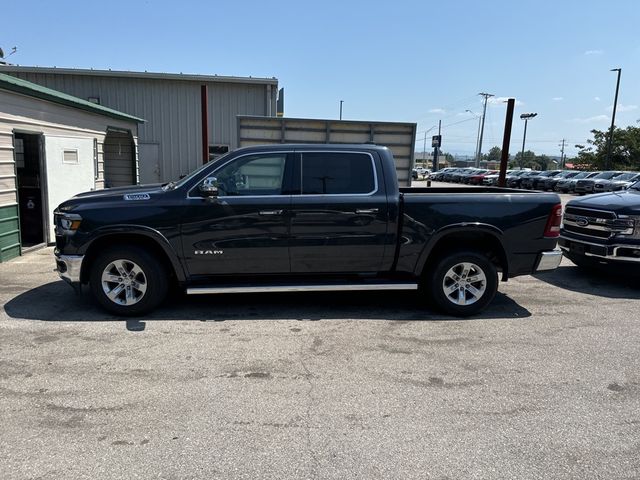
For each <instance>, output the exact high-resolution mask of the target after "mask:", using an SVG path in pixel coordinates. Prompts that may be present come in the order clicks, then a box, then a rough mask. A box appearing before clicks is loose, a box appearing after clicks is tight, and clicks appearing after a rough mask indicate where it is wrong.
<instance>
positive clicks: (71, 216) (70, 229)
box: [55, 213, 82, 235]
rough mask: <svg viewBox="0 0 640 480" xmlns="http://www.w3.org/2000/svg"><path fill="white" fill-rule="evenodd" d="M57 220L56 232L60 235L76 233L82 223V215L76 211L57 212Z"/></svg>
mask: <svg viewBox="0 0 640 480" xmlns="http://www.w3.org/2000/svg"><path fill="white" fill-rule="evenodd" d="M55 220H56V222H55V225H56V234H58V235H65V234H66V235H70V234H74V233H75V232H76V230H78V228H80V224H81V223H82V217H81V216H80V215H78V214H75V213H62V214H57V215H56V219H55Z"/></svg>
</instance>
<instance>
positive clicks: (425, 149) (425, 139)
mask: <svg viewBox="0 0 640 480" xmlns="http://www.w3.org/2000/svg"><path fill="white" fill-rule="evenodd" d="M426 159H427V131H426V130H425V132H424V143H423V144H422V164H423V165H424V162H425V160H426Z"/></svg>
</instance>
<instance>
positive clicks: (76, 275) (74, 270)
mask: <svg viewBox="0 0 640 480" xmlns="http://www.w3.org/2000/svg"><path fill="white" fill-rule="evenodd" d="M82 260H84V255H58V254H56V271H57V272H58V275H60V278H62V279H63V280H64V281H66V282H69V283H71V284H74V283H80V272H81V271H82Z"/></svg>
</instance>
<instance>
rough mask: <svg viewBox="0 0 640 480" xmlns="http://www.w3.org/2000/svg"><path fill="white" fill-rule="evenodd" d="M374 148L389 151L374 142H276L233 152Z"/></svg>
mask: <svg viewBox="0 0 640 480" xmlns="http://www.w3.org/2000/svg"><path fill="white" fill-rule="evenodd" d="M338 149H339V150H376V151H389V148H388V147H385V146H384V145H376V144H374V143H277V144H271V145H252V146H249V147H242V148H238V149H237V150H234V151H235V152H250V151H252V150H260V151H261V152H264V151H279V150H280V151H281V150H338Z"/></svg>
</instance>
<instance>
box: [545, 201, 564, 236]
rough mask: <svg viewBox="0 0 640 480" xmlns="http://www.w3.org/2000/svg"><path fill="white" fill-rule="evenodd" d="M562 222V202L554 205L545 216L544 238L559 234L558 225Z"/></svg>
mask: <svg viewBox="0 0 640 480" xmlns="http://www.w3.org/2000/svg"><path fill="white" fill-rule="evenodd" d="M561 224H562V204H561V203H559V204H557V205H554V206H553V208H552V209H551V213H550V214H549V218H547V226H546V227H544V236H545V238H557V237H559V236H560V225H561Z"/></svg>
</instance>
